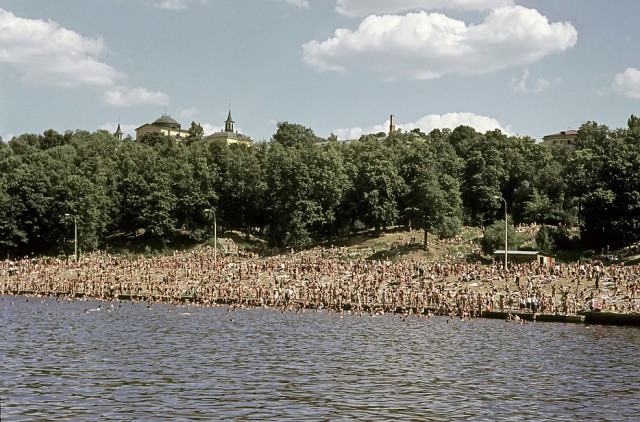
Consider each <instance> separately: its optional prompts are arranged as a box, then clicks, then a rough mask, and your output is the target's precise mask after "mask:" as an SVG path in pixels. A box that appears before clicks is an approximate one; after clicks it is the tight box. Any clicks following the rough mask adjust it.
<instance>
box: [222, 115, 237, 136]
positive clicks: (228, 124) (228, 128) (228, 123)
mask: <svg viewBox="0 0 640 422" xmlns="http://www.w3.org/2000/svg"><path fill="white" fill-rule="evenodd" d="M234 123H235V122H234V121H233V119H232V118H231V110H229V115H228V116H227V120H225V121H224V131H225V132H233V124H234Z"/></svg>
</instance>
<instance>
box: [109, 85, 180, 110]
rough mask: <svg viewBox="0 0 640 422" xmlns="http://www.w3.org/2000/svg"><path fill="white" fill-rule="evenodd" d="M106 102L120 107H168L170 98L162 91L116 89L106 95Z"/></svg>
mask: <svg viewBox="0 0 640 422" xmlns="http://www.w3.org/2000/svg"><path fill="white" fill-rule="evenodd" d="M103 99H104V102H105V103H107V104H109V105H112V106H118V107H129V106H132V105H139V104H151V105H167V104H168V103H169V96H168V95H167V94H165V93H164V92H160V91H155V92H153V91H149V90H148V89H147V88H133V89H129V88H123V87H120V88H116V89H113V90H110V91H108V92H106V93H105V94H104V98H103Z"/></svg>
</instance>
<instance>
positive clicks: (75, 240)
mask: <svg viewBox="0 0 640 422" xmlns="http://www.w3.org/2000/svg"><path fill="white" fill-rule="evenodd" d="M65 217H73V260H74V261H75V262H78V220H77V219H76V216H75V214H74V215H71V214H65Z"/></svg>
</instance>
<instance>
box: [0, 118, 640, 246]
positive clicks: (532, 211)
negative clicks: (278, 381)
mask: <svg viewBox="0 0 640 422" xmlns="http://www.w3.org/2000/svg"><path fill="white" fill-rule="evenodd" d="M574 147H575V150H573V151H567V150H564V149H553V148H549V147H548V146H547V145H543V144H541V143H536V142H535V140H533V139H532V138H530V137H517V136H508V135H506V134H504V133H502V132H500V131H499V130H495V131H488V132H486V133H479V132H477V131H475V130H474V129H473V128H471V127H468V126H460V127H457V128H456V129H454V130H448V129H443V130H434V131H432V132H430V133H428V134H425V133H422V132H421V131H419V130H417V129H416V130H414V131H411V132H401V131H397V132H393V133H391V134H389V135H387V134H376V135H364V136H362V137H361V138H360V139H358V140H353V141H349V142H339V141H338V140H337V139H336V137H335V136H330V137H329V139H326V140H325V139H321V138H319V137H317V136H316V135H315V134H314V132H313V130H312V129H311V128H307V127H304V126H302V125H299V124H295V123H289V122H280V123H278V125H277V132H276V133H275V134H274V135H273V137H272V139H271V140H270V142H262V143H256V144H254V145H251V146H246V145H227V144H225V143H224V142H219V141H217V142H211V141H206V140H203V139H202V136H199V134H198V132H197V131H194V133H193V134H192V136H191V137H190V138H189V139H187V140H176V139H175V138H171V137H166V136H163V135H160V134H156V133H150V134H146V135H145V136H143V137H142V138H141V139H139V140H137V141H132V140H130V139H127V140H117V139H116V138H115V137H114V136H113V135H112V134H110V133H108V132H106V131H103V130H99V131H96V132H94V133H90V132H86V131H68V132H66V133H64V134H60V133H57V132H55V131H53V130H48V131H45V132H44V133H43V134H41V135H35V134H23V135H21V136H18V137H14V138H13V139H11V140H9V141H8V142H0V253H2V254H12V255H14V254H24V253H43V252H49V253H50V252H52V251H53V252H57V253H60V252H63V251H64V250H65V247H66V246H65V241H66V240H68V237H69V233H70V229H69V228H70V224H73V218H75V219H76V221H75V222H76V223H77V227H78V233H79V234H78V238H79V242H80V248H81V249H82V250H85V251H87V250H96V249H101V248H104V247H105V245H106V244H107V242H108V239H110V238H112V237H113V236H117V235H120V236H127V235H132V234H134V233H141V232H144V233H145V236H147V237H155V238H164V237H168V236H173V235H175V234H176V233H177V232H180V233H188V235H189V236H192V237H193V238H194V239H197V238H199V237H201V236H203V233H205V231H206V230H207V229H208V228H209V227H210V226H211V215H210V213H208V212H205V210H213V211H214V212H215V218H216V223H217V224H218V225H219V226H221V227H224V228H225V229H234V230H240V231H242V232H244V233H252V234H256V235H259V236H262V237H263V238H264V239H266V240H267V241H268V242H269V244H270V245H272V246H276V247H285V246H286V247H304V246H305V245H308V244H309V243H310V242H312V241H314V240H317V239H322V238H327V237H331V236H337V235H341V234H345V233H350V232H353V231H359V230H364V229H369V230H372V231H373V232H374V233H378V232H380V231H381V230H383V229H385V228H387V227H390V226H393V225H405V226H411V227H413V228H424V229H425V233H431V234H435V235H436V236H439V237H452V236H455V235H456V234H457V233H458V231H459V230H460V228H461V227H462V226H464V225H468V226H477V227H485V226H490V225H491V224H492V223H494V222H495V221H496V220H500V219H504V212H505V209H504V207H505V205H507V207H508V213H509V220H510V224H512V225H518V224H530V223H534V222H535V223H539V224H547V225H553V226H562V227H568V226H579V228H580V234H581V240H582V242H583V245H584V246H585V247H593V248H599V247H604V246H610V247H612V248H615V247H618V246H621V245H625V244H629V243H631V242H635V241H637V240H639V239H640V177H638V175H639V174H640V119H639V118H638V117H636V116H631V117H630V118H629V120H628V125H627V127H626V128H619V129H609V128H608V127H606V126H603V125H598V124H597V123H595V122H587V123H584V124H583V125H582V126H581V127H580V128H579V130H578V134H577V138H576V141H575V143H574ZM503 199H504V201H503ZM502 221H504V220H502ZM425 241H426V236H425Z"/></svg>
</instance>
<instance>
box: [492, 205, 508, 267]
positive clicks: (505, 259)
mask: <svg viewBox="0 0 640 422" xmlns="http://www.w3.org/2000/svg"><path fill="white" fill-rule="evenodd" d="M494 198H495V199H502V202H504V270H505V271H507V238H508V237H509V227H508V220H507V200H506V199H504V198H503V197H501V196H497V195H496V196H494Z"/></svg>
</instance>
